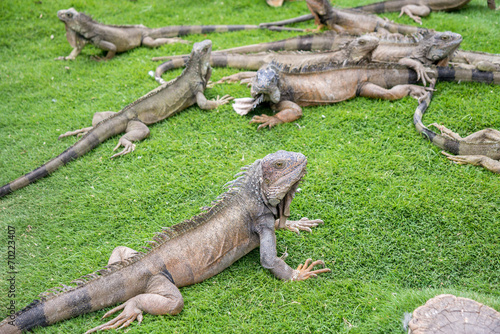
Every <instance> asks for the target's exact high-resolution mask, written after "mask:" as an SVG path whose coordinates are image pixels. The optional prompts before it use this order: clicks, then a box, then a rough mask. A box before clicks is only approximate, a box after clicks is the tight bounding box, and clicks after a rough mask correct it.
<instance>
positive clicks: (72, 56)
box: [55, 45, 84, 60]
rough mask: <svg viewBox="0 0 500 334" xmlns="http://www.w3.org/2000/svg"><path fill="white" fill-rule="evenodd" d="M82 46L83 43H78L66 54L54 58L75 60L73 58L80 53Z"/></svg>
mask: <svg viewBox="0 0 500 334" xmlns="http://www.w3.org/2000/svg"><path fill="white" fill-rule="evenodd" d="M83 47H84V45H78V46H76V47H74V48H73V50H72V51H71V53H70V54H69V55H68V56H66V57H64V56H61V57H57V58H55V60H75V58H76V57H77V56H78V55H79V54H80V52H82V49H83Z"/></svg>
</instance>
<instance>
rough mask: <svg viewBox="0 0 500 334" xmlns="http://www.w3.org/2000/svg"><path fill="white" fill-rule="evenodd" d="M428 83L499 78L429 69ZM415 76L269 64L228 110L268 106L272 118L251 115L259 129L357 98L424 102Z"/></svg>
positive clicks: (378, 67) (387, 68)
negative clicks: (247, 94) (304, 109)
mask: <svg viewBox="0 0 500 334" xmlns="http://www.w3.org/2000/svg"><path fill="white" fill-rule="evenodd" d="M429 70H430V74H431V78H432V79H433V81H434V80H436V79H437V80H441V81H474V82H485V83H494V84H498V83H499V82H500V77H499V75H500V73H491V72H481V71H478V70H467V69H461V68H459V69H454V68H447V67H440V66H437V67H431V68H430V69H429ZM416 82H417V74H416V73H415V71H413V70H411V69H409V68H407V67H406V66H402V65H399V64H377V63H372V64H368V65H361V66H359V65H351V64H347V65H333V66H330V65H328V64H326V65H325V67H324V68H317V69H315V70H314V71H310V70H308V69H307V68H306V69H305V70H304V71H302V70H301V69H298V70H294V71H290V70H289V69H288V68H283V67H281V66H280V65H279V64H275V63H270V64H269V65H267V66H264V67H263V68H261V69H259V71H258V72H257V75H256V76H255V77H254V78H253V81H252V89H251V94H252V98H242V99H236V100H235V103H234V104H233V109H234V110H235V111H236V112H237V113H238V114H240V115H245V114H247V113H248V112H249V111H250V110H252V109H254V108H255V107H256V106H257V105H259V104H260V103H262V102H266V101H268V102H270V103H271V108H272V109H273V110H274V111H277V114H276V115H274V116H268V115H261V116H254V117H253V118H252V120H251V121H250V123H261V124H260V125H259V127H258V129H260V128H262V127H265V126H269V127H272V126H274V125H277V124H281V123H287V122H292V121H295V120H297V119H299V118H300V117H301V116H302V109H301V107H303V106H313V105H322V104H330V103H335V102H340V101H343V100H347V99H351V98H354V97H356V96H364V97H370V98H380V99H387V100H395V99H400V98H403V97H405V96H411V97H414V98H416V99H418V100H419V102H420V101H424V100H425V99H426V98H427V96H428V95H429V94H430V92H431V91H432V88H427V89H426V88H425V87H421V86H417V85H414V84H415V83H416Z"/></svg>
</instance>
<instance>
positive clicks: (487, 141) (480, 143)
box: [413, 67, 500, 173]
mask: <svg viewBox="0 0 500 334" xmlns="http://www.w3.org/2000/svg"><path fill="white" fill-rule="evenodd" d="M438 78H439V80H442V81H459V80H461V81H466V80H468V81H476V82H484V83H492V84H496V85H498V84H500V73H499V72H484V71H478V70H467V69H462V68H447V67H442V68H438ZM430 94H432V93H430ZM430 94H429V95H430ZM429 102H430V100H429V101H428V102H424V103H422V104H421V105H420V106H419V108H417V110H416V111H415V115H414V116H413V123H414V124H415V128H416V130H417V131H418V132H419V133H420V134H422V136H423V137H424V138H425V139H427V140H429V141H430V142H432V143H433V144H434V145H436V146H437V147H439V148H441V149H443V150H445V151H448V152H450V153H452V154H455V155H451V154H448V153H446V152H445V151H443V152H441V153H443V154H444V155H446V156H447V157H448V159H450V160H451V161H453V162H456V163H458V164H471V165H475V166H482V167H484V168H486V169H488V170H490V171H492V172H494V173H500V162H499V160H500V131H498V130H494V129H484V130H481V131H478V132H475V133H473V134H471V135H469V136H467V137H465V138H462V137H460V135H458V134H457V133H454V132H453V131H451V130H449V129H447V128H446V127H444V126H442V125H439V124H437V123H433V124H431V125H433V126H435V127H437V128H438V129H439V130H440V131H441V134H437V133H435V132H434V131H432V130H430V129H428V128H427V127H426V126H425V125H424V124H423V123H422V117H423V115H424V113H425V111H426V110H427V106H428V103H429Z"/></svg>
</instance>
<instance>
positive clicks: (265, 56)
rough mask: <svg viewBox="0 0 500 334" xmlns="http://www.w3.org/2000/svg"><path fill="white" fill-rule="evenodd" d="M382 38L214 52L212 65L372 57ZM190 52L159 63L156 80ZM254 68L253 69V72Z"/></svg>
mask: <svg viewBox="0 0 500 334" xmlns="http://www.w3.org/2000/svg"><path fill="white" fill-rule="evenodd" d="M378 44H379V39H378V38H377V37H375V36H369V35H365V36H361V37H358V38H356V39H354V40H352V41H350V42H349V43H347V45H346V46H344V47H342V48H341V49H340V50H337V51H323V52H300V53H298V52H280V53H274V52H271V53H269V52H268V53H257V54H237V53H214V54H212V55H211V56H210V65H211V66H213V67H232V68H240V69H246V70H258V69H259V68H261V67H262V66H263V65H265V64H268V63H270V62H271V61H273V60H274V61H277V62H279V63H280V64H288V65H290V66H295V67H302V66H305V65H309V66H314V64H316V63H342V62H345V61H349V62H361V61H363V60H366V61H368V60H369V59H370V58H371V52H372V51H373V50H374V49H375V48H376V47H377V46H378ZM188 59H189V57H188V56H183V57H177V56H176V57H175V60H169V61H167V62H165V63H163V64H161V65H160V66H158V67H157V68H156V70H155V72H154V75H153V76H154V78H155V80H156V81H157V82H158V83H160V84H162V83H164V81H163V79H162V78H161V76H162V75H163V73H165V72H166V71H168V70H170V69H173V68H179V67H182V66H185V64H186V62H187V61H188ZM244 73H248V72H240V73H239V76H238V78H235V77H233V78H232V80H233V81H234V80H236V81H238V80H241V79H243V78H245V76H243V75H244ZM253 73H254V72H250V74H251V76H253V75H252V74H253Z"/></svg>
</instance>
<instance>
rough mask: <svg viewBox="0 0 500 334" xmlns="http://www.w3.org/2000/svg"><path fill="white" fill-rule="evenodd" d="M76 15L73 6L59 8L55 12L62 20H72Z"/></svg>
mask: <svg viewBox="0 0 500 334" xmlns="http://www.w3.org/2000/svg"><path fill="white" fill-rule="evenodd" d="M76 16H78V12H77V11H76V10H75V9H74V8H70V9H61V10H60V11H58V12H57V17H58V18H59V20H61V21H63V22H70V21H73V20H74V19H75V17H76Z"/></svg>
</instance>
